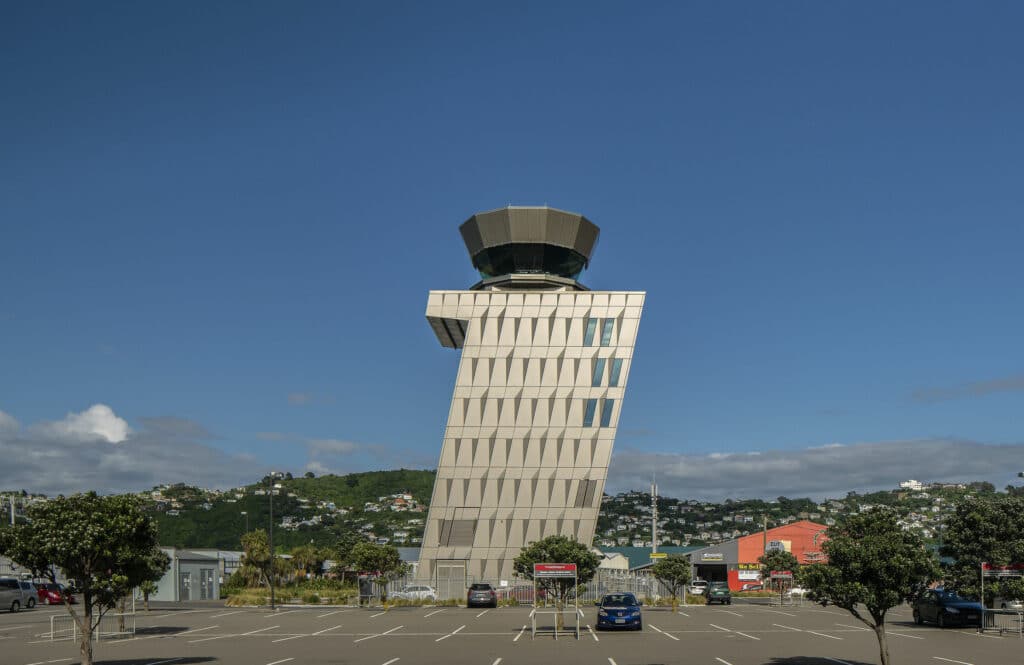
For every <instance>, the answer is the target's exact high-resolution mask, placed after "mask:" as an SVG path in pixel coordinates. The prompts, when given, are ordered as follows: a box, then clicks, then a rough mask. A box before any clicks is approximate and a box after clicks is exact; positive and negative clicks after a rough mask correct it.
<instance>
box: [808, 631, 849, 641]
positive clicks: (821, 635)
mask: <svg viewBox="0 0 1024 665" xmlns="http://www.w3.org/2000/svg"><path fill="white" fill-rule="evenodd" d="M804 632H806V633H810V634H811V635H817V636H819V637H827V638H828V639H830V640H841V639H843V638H841V637H836V636H835V635H826V634H825V633H816V632H814V631H813V630H807V631H804Z"/></svg>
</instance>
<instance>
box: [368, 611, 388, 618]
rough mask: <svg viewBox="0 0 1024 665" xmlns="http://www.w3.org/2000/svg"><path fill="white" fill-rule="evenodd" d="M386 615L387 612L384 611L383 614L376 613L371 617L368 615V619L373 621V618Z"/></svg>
mask: <svg viewBox="0 0 1024 665" xmlns="http://www.w3.org/2000/svg"><path fill="white" fill-rule="evenodd" d="M387 613H388V611H387V610H384V611H383V612H377V613H376V614H371V615H370V618H371V619H374V618H376V617H380V616H384V615H385V614H387Z"/></svg>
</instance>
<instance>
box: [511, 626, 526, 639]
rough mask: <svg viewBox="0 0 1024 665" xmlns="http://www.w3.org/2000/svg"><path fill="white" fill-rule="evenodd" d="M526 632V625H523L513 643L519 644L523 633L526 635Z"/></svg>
mask: <svg viewBox="0 0 1024 665" xmlns="http://www.w3.org/2000/svg"><path fill="white" fill-rule="evenodd" d="M524 632H526V624H523V627H522V628H520V629H519V634H518V635H516V636H515V637H514V638H513V639H512V641H513V642H518V641H519V638H520V637H522V636H523V633H524Z"/></svg>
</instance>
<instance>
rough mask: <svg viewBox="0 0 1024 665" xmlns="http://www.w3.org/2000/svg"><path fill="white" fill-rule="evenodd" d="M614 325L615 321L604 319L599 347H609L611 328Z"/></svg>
mask: <svg viewBox="0 0 1024 665" xmlns="http://www.w3.org/2000/svg"><path fill="white" fill-rule="evenodd" d="M614 325H615V319H605V320H604V321H603V322H602V325H601V346H611V343H612V326H614Z"/></svg>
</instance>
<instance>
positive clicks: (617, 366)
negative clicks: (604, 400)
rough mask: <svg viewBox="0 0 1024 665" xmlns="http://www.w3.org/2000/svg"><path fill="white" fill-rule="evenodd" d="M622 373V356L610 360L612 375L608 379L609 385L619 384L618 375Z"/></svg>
mask: <svg viewBox="0 0 1024 665" xmlns="http://www.w3.org/2000/svg"><path fill="white" fill-rule="evenodd" d="M621 374H622V358H616V359H615V360H613V361H612V376H611V379H609V381H608V385H609V386H617V385H619V376H620V375H621Z"/></svg>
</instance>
